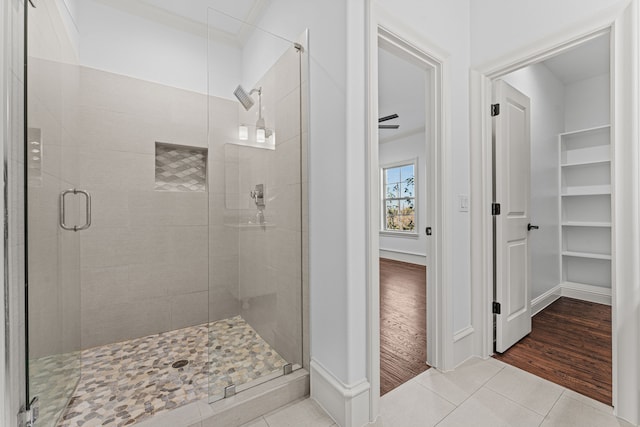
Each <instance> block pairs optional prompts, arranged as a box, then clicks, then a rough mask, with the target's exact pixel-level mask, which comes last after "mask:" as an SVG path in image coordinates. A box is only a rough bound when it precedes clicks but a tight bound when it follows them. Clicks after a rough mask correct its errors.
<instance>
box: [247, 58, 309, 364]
mask: <svg viewBox="0 0 640 427" xmlns="http://www.w3.org/2000/svg"><path fill="white" fill-rule="evenodd" d="M258 85H259V86H262V89H263V105H264V118H265V121H266V125H267V127H268V128H273V129H275V133H276V148H275V150H264V149H257V148H251V147H240V148H239V152H240V161H239V166H240V169H239V186H240V195H241V196H243V195H244V197H241V198H240V200H239V207H240V208H241V209H242V210H241V218H240V219H241V221H240V222H241V224H247V223H248V222H250V221H255V214H256V212H257V210H256V206H255V204H254V202H253V201H252V200H251V199H250V198H249V197H248V193H249V191H250V190H251V189H252V188H253V187H254V186H255V185H256V184H265V200H266V207H265V209H264V216H265V221H266V222H267V226H266V227H240V228H239V292H240V299H241V314H242V316H243V317H244V318H245V320H247V322H249V323H250V324H251V326H252V327H253V328H254V329H256V331H257V332H258V333H259V334H260V335H261V336H262V337H263V338H264V339H265V340H266V341H267V342H268V343H269V344H270V345H271V346H272V347H274V348H275V350H276V351H277V352H278V353H280V355H281V356H282V357H284V358H285V359H286V360H287V361H289V362H292V363H299V364H302V324H303V323H302V259H303V258H302V256H303V252H302V210H301V209H302V200H301V197H302V186H303V184H306V183H303V182H302V179H301V175H302V174H301V168H302V166H303V165H302V163H301V142H302V135H301V129H300V114H301V112H300V90H301V87H300V79H299V54H298V53H297V51H296V50H295V49H294V48H291V49H290V50H288V51H287V52H286V53H285V54H284V55H283V56H282V57H281V58H280V60H279V61H278V62H277V63H276V64H275V65H274V66H273V67H272V68H271V70H270V71H269V72H268V73H267V74H266V75H265V77H264V78H263V79H262V80H261V81H260V82H259V84H258ZM252 111H253V110H252ZM250 113H251V112H250ZM250 113H248V114H250ZM254 114H255V113H254ZM241 115H242V112H241ZM251 119H252V118H250V117H246V116H245V118H242V117H241V120H245V121H248V122H250V120H251ZM253 120H255V119H253ZM250 123H251V122H250Z"/></svg>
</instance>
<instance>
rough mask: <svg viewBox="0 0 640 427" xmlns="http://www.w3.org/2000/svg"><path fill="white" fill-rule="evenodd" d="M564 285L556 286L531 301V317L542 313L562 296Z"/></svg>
mask: <svg viewBox="0 0 640 427" xmlns="http://www.w3.org/2000/svg"><path fill="white" fill-rule="evenodd" d="M561 288H562V284H559V285H556V286H554V287H553V288H551V289H549V290H548V291H547V292H545V293H544V294H542V295H540V296H539V297H537V298H534V299H532V300H531V317H533V316H535V315H536V314H538V313H540V312H541V311H542V310H544V309H545V308H547V307H549V306H550V305H551V304H553V303H554V302H555V301H556V300H557V299H558V298H560V297H561V296H562V289H561Z"/></svg>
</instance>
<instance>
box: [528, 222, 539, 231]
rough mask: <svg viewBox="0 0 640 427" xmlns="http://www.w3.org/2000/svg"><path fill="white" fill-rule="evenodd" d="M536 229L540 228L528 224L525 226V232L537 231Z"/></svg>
mask: <svg viewBox="0 0 640 427" xmlns="http://www.w3.org/2000/svg"><path fill="white" fill-rule="evenodd" d="M538 228H540V227H538V226H537V225H531V224H530V223H529V224H527V230H528V231H531V230H537V229H538Z"/></svg>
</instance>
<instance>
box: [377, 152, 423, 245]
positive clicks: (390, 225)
mask: <svg viewBox="0 0 640 427" xmlns="http://www.w3.org/2000/svg"><path fill="white" fill-rule="evenodd" d="M415 176H416V162H415V161H412V162H403V163H399V164H395V165H390V166H387V167H383V168H382V191H383V195H382V210H383V215H382V219H383V224H382V231H389V232H398V233H407V234H416V182H415V181H416V180H415Z"/></svg>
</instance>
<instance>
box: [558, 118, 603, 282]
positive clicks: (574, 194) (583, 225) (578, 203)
mask: <svg viewBox="0 0 640 427" xmlns="http://www.w3.org/2000/svg"><path fill="white" fill-rule="evenodd" d="M559 146H560V147H559V149H560V150H559V151H560V155H559V162H560V191H559V194H560V223H561V225H562V233H561V235H560V236H561V237H560V250H561V258H562V260H561V265H562V281H563V282H565V283H581V284H587V285H595V286H603V287H610V286H611V127H610V126H608V125H607V126H599V127H595V128H590V129H583V130H577V131H573V132H566V133H562V134H560V135H559Z"/></svg>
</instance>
